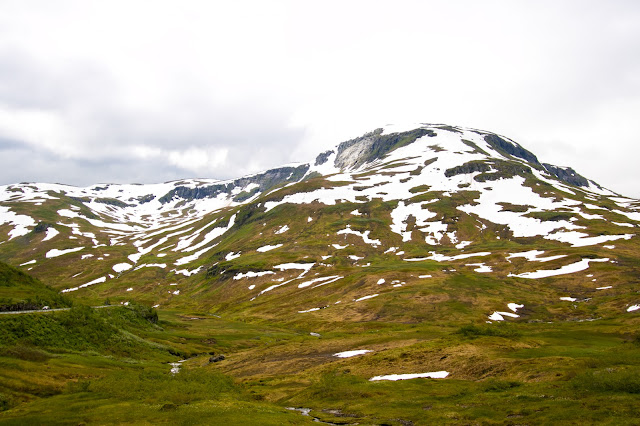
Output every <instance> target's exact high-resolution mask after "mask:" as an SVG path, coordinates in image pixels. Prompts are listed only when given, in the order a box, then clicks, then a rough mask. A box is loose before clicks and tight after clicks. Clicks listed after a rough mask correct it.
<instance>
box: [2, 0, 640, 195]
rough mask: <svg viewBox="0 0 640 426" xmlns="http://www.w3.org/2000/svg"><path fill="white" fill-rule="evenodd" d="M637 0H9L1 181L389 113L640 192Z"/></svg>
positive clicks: (296, 148)
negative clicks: (516, 146)
mask: <svg viewBox="0 0 640 426" xmlns="http://www.w3.org/2000/svg"><path fill="white" fill-rule="evenodd" d="M639 117H640V2H639V1H637V0H628V1H623V0H606V1H604V0H599V1H588V0H578V1H561V0H554V1H544V0H542V1H541V0H535V1H534V0H531V1H517V0H505V1H486V0H483V1H477V0H473V1H456V0H448V1H424V0H423V1H401V0H393V1H391V0H389V1H374V0H365V1H349V0H341V1H331V0H323V1H295V0H292V1H265V0H262V1H244V0H233V1H220V2H217V1H189V0H180V1H159V0H154V1H135V0H126V1H118V0H109V1H92V0H80V1H65V0H56V1H50V0H43V1H37V0H17V1H10V0H0V165H1V167H0V184H9V183H16V182H23V181H44V182H60V183H68V184H73V185H89V184H92V183H98V182H117V183H132V182H139V183H150V182H163V181H168V180H173V179H178V178H184V177H209V178H231V177H239V176H241V175H244V174H248V173H252V172H257V171H260V170H264V169H268V168H270V167H275V166H278V165H281V164H284V163H289V162H295V161H308V160H310V159H312V158H314V157H315V155H316V154H317V153H318V152H321V151H323V150H326V149H327V148H329V147H331V146H333V145H335V144H337V143H339V142H341V141H343V140H345V139H349V138H352V137H356V136H359V135H361V134H362V133H364V132H366V131H369V130H372V129H375V128H376V127H380V126H382V125H384V124H387V123H405V122H429V123H447V124H452V125H461V126H469V127H475V128H480V129H484V130H490V131H494V132H496V133H499V134H502V135H505V136H508V137H510V138H512V139H514V140H516V141H518V142H519V143H520V144H521V145H523V146H524V147H525V148H527V149H529V150H530V151H532V152H534V153H535V154H536V155H537V156H538V158H539V159H540V160H541V161H545V162H551V163H554V164H559V165H570V166H572V167H574V168H575V169H576V170H577V171H578V172H579V173H581V174H583V175H584V176H586V177H587V178H590V179H594V180H596V181H597V182H599V183H600V184H602V185H604V186H606V187H609V188H611V189H613V190H614V191H617V192H620V193H622V194H625V195H630V196H635V197H640V166H639V165H638V163H639V160H640V137H639V136H638V134H639V133H638V125H639V124H640V120H639Z"/></svg>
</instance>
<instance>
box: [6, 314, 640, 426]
mask: <svg viewBox="0 0 640 426" xmlns="http://www.w3.org/2000/svg"><path fill="white" fill-rule="evenodd" d="M636 330H637V328H636V324H634V323H633V320H626V319H625V320H619V321H618V320H599V321H592V322H575V321H567V322H557V323H524V322H520V323H509V324H492V325H490V326H482V325H481V326H478V325H464V324H455V323H451V324H447V323H441V324H438V326H434V325H430V324H428V323H393V322H382V321H380V322H362V323H358V322H352V323H346V322H345V323H336V324H330V325H329V324H325V325H324V326H322V327H319V328H314V324H313V323H310V322H309V323H304V322H299V323H296V324H285V323H282V324H278V323H274V322H269V323H267V322H266V321H263V322H258V321H255V320H253V321H251V320H249V319H247V318H225V317H224V316H222V318H220V317H217V316H214V315H211V314H209V313H206V312H179V311H160V312H159V320H158V321H157V323H154V319H153V315H152V314H151V313H150V312H149V311H148V310H147V309H146V308H144V307H141V306H132V307H116V308H114V309H108V310H105V309H103V310H91V309H89V308H73V309H71V310H70V311H66V312H56V313H50V314H28V315H18V316H6V317H3V318H2V319H0V338H1V340H0V389H1V390H0V409H2V410H3V411H2V412H0V423H2V424H21V425H22V424H44V423H47V424H121V423H133V424H229V425H235V424H238V425H240V424H260V425H270V424H273V425H282V424H312V423H316V422H314V419H319V420H321V421H324V422H328V423H330V424H331V423H333V424H360V425H367V424H371V425H382V424H388V425H411V424H415V425H421V424H552V423H553V424H596V423H597V424H638V423H640V421H638V418H640V406H639V405H638V404H637V401H638V395H639V394H640V337H639V335H638V333H637V331H636ZM365 350H367V351H369V352H364V351H365ZM349 351H358V352H349ZM345 352H346V353H345ZM338 353H342V354H343V356H346V357H344V358H343V357H339V356H335V354H338ZM220 355H224V359H221V357H220ZM349 355H352V356H349ZM180 360H184V361H183V362H181V363H180V369H179V372H177V373H175V374H172V373H171V372H170V371H171V368H172V366H171V365H170V363H175V362H177V361H180ZM437 371H447V372H449V374H448V375H447V376H446V377H445V378H416V379H411V380H398V381H385V380H380V381H371V380H370V379H371V378H373V377H374V376H380V375H392V374H419V373H426V372H437ZM292 408H295V409H296V410H293V409H292ZM305 414H308V415H305ZM316 424H317V423H316Z"/></svg>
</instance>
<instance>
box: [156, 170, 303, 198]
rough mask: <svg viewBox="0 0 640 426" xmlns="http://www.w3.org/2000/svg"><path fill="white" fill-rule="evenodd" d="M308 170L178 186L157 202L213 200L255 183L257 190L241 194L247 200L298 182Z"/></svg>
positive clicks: (286, 171) (272, 172) (269, 173)
mask: <svg viewBox="0 0 640 426" xmlns="http://www.w3.org/2000/svg"><path fill="white" fill-rule="evenodd" d="M308 170H309V165H308V164H303V165H300V166H297V167H280V168H278V169H272V170H268V171H266V172H264V173H261V174H259V175H255V176H249V177H244V178H240V179H236V180H234V181H233V182H229V183H222V184H216V185H209V186H201V187H198V188H189V187H186V186H178V187H176V188H175V189H172V190H171V191H169V192H168V193H167V194H165V195H163V196H162V197H161V198H159V199H158V201H160V202H161V203H162V204H166V203H168V202H170V201H171V200H173V199H174V198H175V197H177V198H181V199H183V200H187V201H192V200H200V199H203V198H215V197H217V196H218V195H220V194H222V193H224V194H230V193H231V191H233V190H234V189H235V188H237V187H245V186H247V185H249V184H251V183H255V184H257V185H258V189H257V190H252V191H251V193H248V194H242V196H243V197H244V196H246V197H247V198H249V197H251V196H252V195H254V194H256V193H257V192H262V191H266V190H269V189H271V188H273V187H274V186H276V185H279V184H282V183H290V182H298V181H299V180H300V179H302V178H303V177H304V175H305V174H306V173H307V171H308ZM245 199H246V198H245Z"/></svg>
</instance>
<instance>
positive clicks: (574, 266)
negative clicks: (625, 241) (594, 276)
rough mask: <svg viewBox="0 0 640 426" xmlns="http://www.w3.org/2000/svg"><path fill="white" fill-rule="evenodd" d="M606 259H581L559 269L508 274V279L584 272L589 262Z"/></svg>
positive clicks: (606, 259)
mask: <svg viewBox="0 0 640 426" xmlns="http://www.w3.org/2000/svg"><path fill="white" fill-rule="evenodd" d="M608 261H609V259H608V258H604V259H582V260H580V261H578V262H576V263H571V264H569V265H565V266H563V267H561V268H560V269H550V270H544V269H538V270H537V271H535V272H524V273H522V274H509V275H508V276H509V277H518V278H529V279H537V278H546V277H553V276H556V275H564V274H572V273H574V272H579V271H584V270H585V269H587V268H589V262H608Z"/></svg>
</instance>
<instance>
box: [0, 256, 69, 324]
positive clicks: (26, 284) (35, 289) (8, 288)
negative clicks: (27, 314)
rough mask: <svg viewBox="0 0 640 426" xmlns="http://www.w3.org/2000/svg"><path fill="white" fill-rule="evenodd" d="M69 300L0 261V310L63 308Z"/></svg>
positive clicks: (67, 304) (67, 305)
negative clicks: (45, 307)
mask: <svg viewBox="0 0 640 426" xmlns="http://www.w3.org/2000/svg"><path fill="white" fill-rule="evenodd" d="M71 304H72V303H71V300H70V299H69V298H67V297H64V296H62V295H60V293H59V292H58V291H56V290H54V289H53V288H51V287H49V286H47V285H45V284H43V283H42V282H41V281H40V280H38V279H36V278H34V277H32V276H31V275H28V274H26V273H24V272H22V271H20V270H18V269H16V268H13V267H11V266H9V265H7V264H6V263H3V262H0V312H1V311H17V310H28V309H41V308H42V307H44V306H49V307H50V308H63V307H69V306H71Z"/></svg>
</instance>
